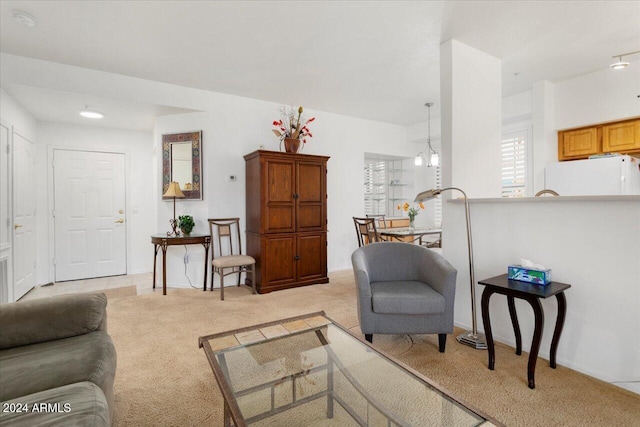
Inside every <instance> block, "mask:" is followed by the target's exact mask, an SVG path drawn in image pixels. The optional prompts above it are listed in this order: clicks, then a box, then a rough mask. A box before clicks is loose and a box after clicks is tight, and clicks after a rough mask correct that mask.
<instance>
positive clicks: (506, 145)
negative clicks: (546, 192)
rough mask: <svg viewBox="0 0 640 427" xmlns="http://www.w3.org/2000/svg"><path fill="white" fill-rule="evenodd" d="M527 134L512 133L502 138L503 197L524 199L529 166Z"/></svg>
mask: <svg viewBox="0 0 640 427" xmlns="http://www.w3.org/2000/svg"><path fill="white" fill-rule="evenodd" d="M526 154H527V147H526V133H524V132H512V133H508V134H505V135H503V137H502V197H524V196H525V195H526V194H525V191H526V174H527V170H526V165H527V159H526Z"/></svg>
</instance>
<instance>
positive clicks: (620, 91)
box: [555, 61, 640, 130]
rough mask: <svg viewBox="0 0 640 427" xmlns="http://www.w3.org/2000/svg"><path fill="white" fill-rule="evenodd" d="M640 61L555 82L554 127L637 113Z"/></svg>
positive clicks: (568, 126) (562, 127) (559, 127)
mask: <svg viewBox="0 0 640 427" xmlns="http://www.w3.org/2000/svg"><path fill="white" fill-rule="evenodd" d="M638 95H640V61H635V62H633V63H631V65H630V66H628V67H627V68H624V69H622V70H611V69H607V70H602V71H598V72H595V73H590V74H585V75H583V76H580V77H576V78H573V79H569V80H565V81H562V82H559V83H556V84H555V110H556V118H555V122H556V129H558V130H561V129H567V128H573V127H579V126H586V125H590V124H594V123H601V122H606V121H614V120H620V119H625V118H628V117H636V116H640V102H639V100H638Z"/></svg>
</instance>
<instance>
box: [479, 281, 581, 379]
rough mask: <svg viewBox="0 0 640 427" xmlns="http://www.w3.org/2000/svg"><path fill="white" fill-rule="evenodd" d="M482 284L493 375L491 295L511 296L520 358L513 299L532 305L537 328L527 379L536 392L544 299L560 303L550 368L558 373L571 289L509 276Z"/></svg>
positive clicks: (518, 335) (518, 332) (552, 341)
mask: <svg viewBox="0 0 640 427" xmlns="http://www.w3.org/2000/svg"><path fill="white" fill-rule="evenodd" d="M478 283H479V284H481V285H484V286H485V288H484V292H482V323H483V325H484V333H485V335H486V339H487V347H488V350H489V369H491V370H492V371H493V368H494V366H495V359H496V351H495V348H494V346H493V334H492V333H491V321H490V320H489V298H491V295H493V294H494V293H495V294H502V295H506V296H507V302H508V304H509V315H510V316H511V323H512V324H513V332H514V334H515V336H516V354H517V355H520V354H522V337H521V336H520V325H519V324H518V315H517V313H516V306H515V304H514V301H513V299H514V298H520V299H523V300H525V301H527V302H528V303H529V304H531V307H532V308H533V313H534V316H535V323H536V324H535V329H534V332H533V341H532V342H531V352H530V353H529V364H528V366H527V379H528V380H529V388H535V387H536V385H535V378H534V375H535V370H536V361H537V359H538V351H539V350H540V341H541V339H542V328H543V326H544V312H543V311H542V304H541V303H540V298H549V297H551V296H554V295H555V296H556V299H557V300H558V317H557V319H556V327H555V329H554V331H553V339H552V340H551V354H550V357H549V366H551V367H552V368H553V369H555V367H556V351H557V350H558V341H560V334H561V333H562V327H563V326H564V318H565V315H566V312H567V300H566V299H565V297H564V291H565V290H567V289H569V288H570V287H571V285H569V284H566V283H560V282H551V283H549V284H548V285H546V286H543V285H536V284H533V283H527V282H520V281H517V280H509V279H508V278H507V275H506V274H503V275H501V276H496V277H491V278H490V279H485V280H481V281H479V282H478Z"/></svg>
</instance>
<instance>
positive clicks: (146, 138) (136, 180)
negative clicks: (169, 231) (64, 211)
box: [37, 122, 156, 284]
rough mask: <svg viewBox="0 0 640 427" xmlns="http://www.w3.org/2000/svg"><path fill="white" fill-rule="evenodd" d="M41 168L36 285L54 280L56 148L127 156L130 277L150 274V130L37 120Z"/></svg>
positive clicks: (153, 209)
mask: <svg viewBox="0 0 640 427" xmlns="http://www.w3.org/2000/svg"><path fill="white" fill-rule="evenodd" d="M37 141H38V143H37V147H38V148H37V149H38V151H37V170H38V177H37V182H38V188H39V189H41V190H42V191H40V192H39V193H38V219H37V221H38V237H37V238H38V266H42V267H40V268H38V277H37V283H38V284H42V283H47V282H49V281H53V280H54V274H53V266H52V260H53V257H54V250H53V219H52V217H51V208H52V202H51V200H52V197H53V180H52V175H51V174H52V169H51V160H52V159H51V155H52V152H53V151H52V150H53V149H73V150H86V151H106V152H117V153H124V154H125V158H126V160H125V161H126V164H125V168H126V204H127V208H126V218H125V220H126V227H127V273H128V274H136V273H143V272H148V271H150V270H151V268H152V265H153V264H151V262H150V261H151V260H150V258H151V254H152V252H153V250H152V246H151V244H150V240H149V235H150V234H152V233H153V232H155V230H156V227H155V221H156V206H155V201H154V198H153V194H154V187H153V185H154V180H155V170H154V165H155V162H154V159H155V157H156V154H155V151H154V149H155V147H154V145H153V136H152V133H150V132H137V131H127V130H118V129H105V128H99V127H89V126H73V125H64V124H53V123H43V122H39V123H38V125H37Z"/></svg>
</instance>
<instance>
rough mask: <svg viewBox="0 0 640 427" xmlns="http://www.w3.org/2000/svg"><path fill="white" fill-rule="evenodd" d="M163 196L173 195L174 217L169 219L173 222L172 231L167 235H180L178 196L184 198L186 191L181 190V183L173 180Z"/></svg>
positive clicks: (170, 222)
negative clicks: (177, 212) (177, 207)
mask: <svg viewBox="0 0 640 427" xmlns="http://www.w3.org/2000/svg"><path fill="white" fill-rule="evenodd" d="M162 197H163V198H168V197H171V198H172V199H173V219H170V220H169V224H171V231H167V236H169V237H178V236H180V231H178V220H177V219H176V198H178V199H182V198H184V193H183V192H182V191H181V190H180V185H179V184H178V183H177V182H175V181H173V182H171V183H169V188H167V191H166V193H164V194H163V195H162Z"/></svg>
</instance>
